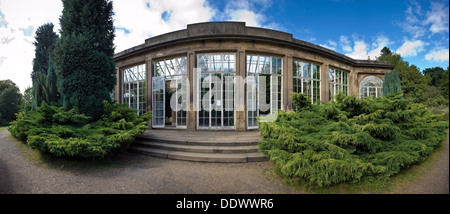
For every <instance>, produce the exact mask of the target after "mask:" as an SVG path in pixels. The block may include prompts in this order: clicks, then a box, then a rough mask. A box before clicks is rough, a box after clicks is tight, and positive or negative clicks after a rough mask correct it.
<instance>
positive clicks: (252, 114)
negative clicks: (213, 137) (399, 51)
mask: <svg viewBox="0 0 450 214" xmlns="http://www.w3.org/2000/svg"><path fill="white" fill-rule="evenodd" d="M114 62H115V63H116V68H117V69H116V70H117V85H116V87H115V90H114V97H115V100H116V102H118V103H127V105H129V106H130V107H131V108H133V109H136V110H138V113H143V112H147V111H152V115H153V117H152V119H151V121H150V123H151V125H150V127H151V128H152V129H161V128H163V129H168V128H170V129H188V130H203V129H204V130H237V131H246V130H251V129H257V128H258V123H257V118H264V117H269V116H270V115H273V114H277V113H278V111H279V110H283V111H290V110H293V108H294V107H293V105H292V99H291V92H301V93H303V94H305V95H307V96H308V97H310V98H311V101H312V102H313V103H320V102H328V101H330V100H332V99H333V97H334V95H336V94H337V93H339V92H342V93H345V94H348V95H353V94H357V95H358V97H360V98H363V97H366V96H374V97H378V96H381V95H382V91H383V90H382V87H383V80H384V74H385V73H386V72H391V71H392V69H393V68H394V66H392V65H391V64H390V63H388V62H383V61H376V60H357V59H352V58H350V57H348V56H345V55H343V54H340V53H337V52H335V51H332V50H329V49H327V48H324V47H322V46H318V45H315V44H312V43H309V42H305V41H302V40H299V39H295V38H293V37H292V34H289V33H285V32H280V31H275V30H270V29H264V28H256V27H248V26H245V23H244V22H206V23H197V24H190V25H188V26H187V29H184V30H179V31H174V32H170V33H166V34H163V35H159V36H155V37H152V38H149V39H146V40H145V43H143V44H141V45H138V46H135V47H132V48H130V49H127V50H125V51H122V52H120V53H117V54H115V56H114Z"/></svg>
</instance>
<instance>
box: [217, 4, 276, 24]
mask: <svg viewBox="0 0 450 214" xmlns="http://www.w3.org/2000/svg"><path fill="white" fill-rule="evenodd" d="M271 6H272V0H263V1H256V0H231V1H227V3H226V5H225V9H224V11H223V12H218V13H217V14H216V16H215V18H217V19H220V20H228V21H243V22H245V23H246V25H247V26H252V27H263V28H269V29H278V30H281V28H282V27H280V25H279V24H277V23H275V22H268V20H269V19H268V18H267V17H266V16H265V15H264V12H265V11H266V10H267V9H268V8H269V7H271Z"/></svg>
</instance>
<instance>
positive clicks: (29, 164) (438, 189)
mask: <svg viewBox="0 0 450 214" xmlns="http://www.w3.org/2000/svg"><path fill="white" fill-rule="evenodd" d="M232 133H235V132H232ZM21 144H22V143H21V142H18V141H16V140H15V139H13V138H12V137H11V136H10V134H9V132H8V131H7V130H1V131H0V193H218V194H222V193H229V194H235V193H268V194H271V193H304V192H301V191H296V190H293V189H292V188H291V187H289V186H287V185H285V184H284V183H283V182H282V181H281V180H280V179H275V178H273V177H272V175H270V173H264V171H265V170H269V169H271V168H272V167H273V164H272V163H271V162H268V161H266V162H257V163H244V164H242V163H238V164H225V163H198V162H187V161H176V160H168V159H162V158H153V157H148V156H142V155H136V154H132V153H128V152H126V153H123V154H121V155H118V156H117V157H115V158H114V159H113V160H111V161H109V162H106V163H104V164H102V165H101V166H98V165H94V166H92V165H91V166H90V165H83V166H76V165H71V166H65V165H64V164H63V163H64V162H63V161H60V160H57V159H51V160H45V161H42V160H41V159H39V158H35V157H34V156H33V152H29V151H30V149H29V148H28V147H27V146H23V145H21ZM448 152H449V150H448V139H447V142H446V143H444V149H443V150H442V151H439V154H438V155H439V156H438V157H439V158H437V160H436V161H434V162H433V163H432V166H431V169H430V171H429V172H427V173H426V175H424V176H423V177H421V178H419V179H417V181H414V182H417V183H413V184H411V185H408V186H405V187H403V188H399V189H397V190H396V191H395V193H447V194H448V184H449V182H448V178H449V177H448V175H449V173H448V171H449V159H448Z"/></svg>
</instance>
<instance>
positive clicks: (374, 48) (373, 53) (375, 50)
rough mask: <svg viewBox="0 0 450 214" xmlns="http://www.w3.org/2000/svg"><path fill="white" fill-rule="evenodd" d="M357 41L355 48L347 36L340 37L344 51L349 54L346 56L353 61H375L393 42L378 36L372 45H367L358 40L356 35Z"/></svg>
mask: <svg viewBox="0 0 450 214" xmlns="http://www.w3.org/2000/svg"><path fill="white" fill-rule="evenodd" d="M353 39H354V40H355V42H354V46H353V48H352V47H351V46H350V40H349V39H348V37H346V36H341V37H340V43H341V46H342V49H343V50H344V51H345V52H347V53H346V54H345V55H346V56H349V57H351V58H353V59H371V60H375V59H376V58H377V57H379V56H380V55H381V50H382V49H383V48H384V47H386V46H388V45H389V44H392V42H391V41H390V40H389V38H387V37H386V36H384V35H381V36H378V37H376V38H375V39H374V41H373V42H372V44H370V45H369V44H367V43H366V42H365V41H364V40H361V39H358V38H357V36H356V35H354V36H353Z"/></svg>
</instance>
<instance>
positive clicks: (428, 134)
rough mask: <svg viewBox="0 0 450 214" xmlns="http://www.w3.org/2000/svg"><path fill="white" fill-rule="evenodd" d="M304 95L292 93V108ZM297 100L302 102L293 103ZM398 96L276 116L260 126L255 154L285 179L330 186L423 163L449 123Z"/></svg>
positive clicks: (341, 100)
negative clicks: (291, 178)
mask: <svg viewBox="0 0 450 214" xmlns="http://www.w3.org/2000/svg"><path fill="white" fill-rule="evenodd" d="M303 96H304V95H302V94H295V95H294V96H293V103H302V102H301V101H302V100H304V99H305V98H302V97H303ZM297 99H299V100H300V101H297ZM442 120H443V115H434V114H432V113H431V111H430V110H429V109H428V108H427V107H426V106H424V105H422V104H417V103H413V102H412V101H410V100H408V99H404V98H403V96H402V95H401V94H400V95H392V96H387V97H379V98H375V99H374V98H372V97H366V98H364V99H357V98H356V96H355V95H353V96H345V95H343V94H339V95H337V96H336V100H335V101H331V102H329V103H322V104H320V105H312V106H308V105H303V106H298V107H297V112H295V111H290V112H283V111H280V112H279V114H278V117H277V119H276V120H275V121H274V122H259V125H260V126H259V127H260V129H259V131H260V133H261V136H262V137H263V139H262V140H261V141H260V142H259V149H260V151H261V152H263V153H264V154H265V155H266V156H268V157H269V158H270V160H272V161H273V162H274V163H275V165H276V167H277V169H278V170H279V171H280V172H281V173H282V174H283V175H285V176H289V177H300V178H303V179H305V180H306V181H307V182H308V183H309V184H312V185H317V186H328V185H333V184H338V183H344V182H350V183H357V182H363V181H373V180H374V179H387V178H389V177H390V176H392V175H394V174H397V173H399V171H400V170H401V169H404V168H407V167H409V166H411V165H413V164H416V163H419V162H422V161H424V160H425V159H426V158H427V156H428V155H429V154H430V153H432V152H433V151H434V149H435V148H436V147H437V146H438V145H439V144H440V143H441V142H442V141H444V140H445V139H446V132H445V130H447V129H448V127H449V124H448V121H447V122H442Z"/></svg>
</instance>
